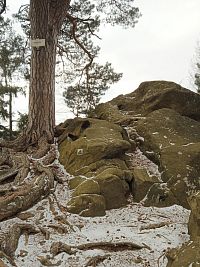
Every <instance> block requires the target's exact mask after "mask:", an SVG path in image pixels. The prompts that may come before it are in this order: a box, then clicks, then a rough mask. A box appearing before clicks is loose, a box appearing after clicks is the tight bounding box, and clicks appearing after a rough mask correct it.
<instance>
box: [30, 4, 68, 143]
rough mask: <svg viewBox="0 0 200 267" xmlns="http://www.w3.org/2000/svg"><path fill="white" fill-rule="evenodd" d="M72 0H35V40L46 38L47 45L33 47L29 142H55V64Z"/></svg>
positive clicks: (31, 19)
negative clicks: (63, 25) (58, 40)
mask: <svg viewBox="0 0 200 267" xmlns="http://www.w3.org/2000/svg"><path fill="white" fill-rule="evenodd" d="M69 2H70V1H69V0H59V1H56V0H42V1H41V0H31V1H30V22H31V39H32V40H33V39H45V47H38V48H36V47H32V56H31V78H30V94H29V119H28V127H27V130H26V138H27V142H28V143H37V142H38V140H39V139H40V138H41V137H45V138H46V139H47V141H48V142H53V138H54V127H55V64H56V45H57V39H58V34H59V31H60V28H61V26H62V23H63V20H64V18H65V15H66V12H67V10H68V6H69Z"/></svg>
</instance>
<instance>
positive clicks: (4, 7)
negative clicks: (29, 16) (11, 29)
mask: <svg viewBox="0 0 200 267" xmlns="http://www.w3.org/2000/svg"><path fill="white" fill-rule="evenodd" d="M1 4H2V7H1V10H0V15H1V14H2V13H3V12H4V11H5V10H6V0H3V1H1Z"/></svg>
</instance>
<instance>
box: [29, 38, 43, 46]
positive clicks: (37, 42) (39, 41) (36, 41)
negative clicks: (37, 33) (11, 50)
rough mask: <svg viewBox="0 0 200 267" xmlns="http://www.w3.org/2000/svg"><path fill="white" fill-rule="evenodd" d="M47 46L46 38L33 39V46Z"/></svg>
mask: <svg viewBox="0 0 200 267" xmlns="http://www.w3.org/2000/svg"><path fill="white" fill-rule="evenodd" d="M42 46H45V39H33V40H31V47H42Z"/></svg>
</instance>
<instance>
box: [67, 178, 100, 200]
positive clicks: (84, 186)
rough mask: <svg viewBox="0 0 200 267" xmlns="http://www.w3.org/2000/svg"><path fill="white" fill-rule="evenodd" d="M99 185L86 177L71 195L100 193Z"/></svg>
mask: <svg viewBox="0 0 200 267" xmlns="http://www.w3.org/2000/svg"><path fill="white" fill-rule="evenodd" d="M100 193H101V192H100V187H99V184H98V183H97V182H96V181H94V180H93V179H87V180H85V181H83V182H82V183H81V184H79V185H78V186H77V187H76V189H75V190H74V192H73V193H72V196H73V197H76V196H79V195H82V194H96V195H100Z"/></svg>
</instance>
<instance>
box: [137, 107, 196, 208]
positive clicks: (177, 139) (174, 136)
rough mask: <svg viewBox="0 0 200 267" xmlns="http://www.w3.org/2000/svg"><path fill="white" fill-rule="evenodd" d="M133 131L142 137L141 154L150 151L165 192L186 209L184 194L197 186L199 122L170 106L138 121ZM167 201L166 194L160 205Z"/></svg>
mask: <svg viewBox="0 0 200 267" xmlns="http://www.w3.org/2000/svg"><path fill="white" fill-rule="evenodd" d="M136 130H137V133H138V134H139V135H140V136H142V137H143V142H142V143H141V144H140V147H141V148H142V149H143V151H144V153H145V151H151V152H153V154H151V158H152V159H153V160H154V161H155V162H156V163H157V164H158V165H159V168H160V171H161V172H162V176H161V178H162V180H163V182H165V183H167V187H168V188H169V191H171V192H170V193H169V194H168V195H171V196H172V195H173V196H174V199H176V204H181V205H183V206H184V207H186V208H189V205H188V202H187V197H188V196H189V195H190V194H191V193H193V192H195V191H198V190H199V189H200V183H199V177H200V175H199V173H200V165H199V162H200V134H199V133H200V123H199V122H197V121H195V120H192V119H190V118H188V117H184V116H181V115H180V114H179V113H177V112H175V111H174V110H172V109H160V110H156V111H154V112H151V113H150V114H149V115H148V116H146V118H145V119H143V120H140V121H138V123H137V126H136ZM147 156H148V153H147ZM154 191H155V188H154ZM167 201H168V199H167V197H166V196H165V201H163V202H162V205H163V204H164V203H165V202H167ZM170 203H171V201H170Z"/></svg>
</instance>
